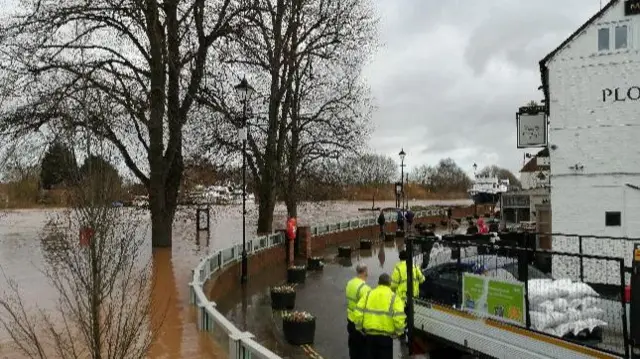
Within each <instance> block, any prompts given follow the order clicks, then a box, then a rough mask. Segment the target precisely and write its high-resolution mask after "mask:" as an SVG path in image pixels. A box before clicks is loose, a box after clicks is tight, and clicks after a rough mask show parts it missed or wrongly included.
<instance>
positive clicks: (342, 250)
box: [338, 247, 351, 258]
mask: <svg viewBox="0 0 640 359" xmlns="http://www.w3.org/2000/svg"><path fill="white" fill-rule="evenodd" d="M338 257H340V258H351V247H338Z"/></svg>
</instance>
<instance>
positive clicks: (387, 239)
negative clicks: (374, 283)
mask: <svg viewBox="0 0 640 359" xmlns="http://www.w3.org/2000/svg"><path fill="white" fill-rule="evenodd" d="M395 239H396V234H395V233H393V232H387V233H385V234H384V240H385V242H391V241H394V240H395Z"/></svg>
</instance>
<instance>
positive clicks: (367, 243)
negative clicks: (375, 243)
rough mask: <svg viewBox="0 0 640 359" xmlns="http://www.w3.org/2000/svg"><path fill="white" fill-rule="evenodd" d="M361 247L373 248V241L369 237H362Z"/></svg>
mask: <svg viewBox="0 0 640 359" xmlns="http://www.w3.org/2000/svg"><path fill="white" fill-rule="evenodd" d="M360 249H371V241H370V240H368V239H361V240H360Z"/></svg>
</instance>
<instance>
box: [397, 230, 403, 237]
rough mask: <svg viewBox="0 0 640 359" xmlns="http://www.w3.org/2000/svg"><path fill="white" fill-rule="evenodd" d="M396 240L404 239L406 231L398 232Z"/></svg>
mask: <svg viewBox="0 0 640 359" xmlns="http://www.w3.org/2000/svg"><path fill="white" fill-rule="evenodd" d="M396 238H404V231H401V230H400V231H396Z"/></svg>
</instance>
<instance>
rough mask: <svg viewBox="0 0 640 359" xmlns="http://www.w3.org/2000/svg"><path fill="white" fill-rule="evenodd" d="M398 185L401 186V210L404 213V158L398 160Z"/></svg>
mask: <svg viewBox="0 0 640 359" xmlns="http://www.w3.org/2000/svg"><path fill="white" fill-rule="evenodd" d="M400 183H401V184H402V186H401V187H400V188H402V193H401V195H402V210H403V211H404V157H403V158H402V159H401V160H400Z"/></svg>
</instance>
